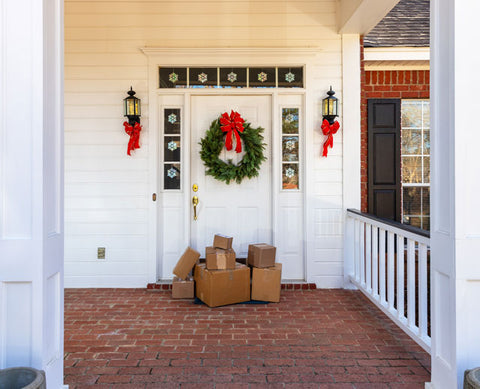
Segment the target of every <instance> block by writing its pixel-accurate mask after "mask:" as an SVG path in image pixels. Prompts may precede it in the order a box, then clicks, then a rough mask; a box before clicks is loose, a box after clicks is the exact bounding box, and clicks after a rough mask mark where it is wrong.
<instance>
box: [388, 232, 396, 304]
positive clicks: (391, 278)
mask: <svg viewBox="0 0 480 389" xmlns="http://www.w3.org/2000/svg"><path fill="white" fill-rule="evenodd" d="M394 242H395V234H394V233H393V232H390V231H389V232H388V241H387V253H388V254H387V258H388V262H387V277H388V282H387V288H388V290H387V300H388V308H389V309H390V310H394V309H395V307H394V305H393V303H394V301H395V258H394V255H395V243H394Z"/></svg>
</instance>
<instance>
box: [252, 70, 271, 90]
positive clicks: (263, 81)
mask: <svg viewBox="0 0 480 389" xmlns="http://www.w3.org/2000/svg"><path fill="white" fill-rule="evenodd" d="M275 73H276V72H275V68H250V69H249V74H248V77H249V81H248V85H249V86H250V87H251V88H274V87H275V86H276V85H277V80H276V74H275Z"/></svg>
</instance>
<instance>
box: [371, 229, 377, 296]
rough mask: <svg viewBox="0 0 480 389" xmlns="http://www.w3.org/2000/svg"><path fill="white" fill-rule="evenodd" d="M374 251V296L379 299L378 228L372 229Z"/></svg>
mask: <svg viewBox="0 0 480 389" xmlns="http://www.w3.org/2000/svg"><path fill="white" fill-rule="evenodd" d="M372 250H373V255H372V278H373V282H372V284H373V296H374V297H375V298H378V227H372Z"/></svg>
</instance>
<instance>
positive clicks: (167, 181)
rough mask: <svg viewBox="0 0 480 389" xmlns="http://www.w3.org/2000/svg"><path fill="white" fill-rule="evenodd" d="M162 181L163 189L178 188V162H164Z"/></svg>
mask: <svg viewBox="0 0 480 389" xmlns="http://www.w3.org/2000/svg"><path fill="white" fill-rule="evenodd" d="M163 182H164V189H180V164H178V163H175V164H172V163H166V164H165V166H164V181H163Z"/></svg>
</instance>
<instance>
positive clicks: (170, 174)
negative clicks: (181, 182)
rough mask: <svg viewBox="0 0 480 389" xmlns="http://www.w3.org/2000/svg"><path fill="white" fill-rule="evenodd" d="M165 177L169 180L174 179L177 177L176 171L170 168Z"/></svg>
mask: <svg viewBox="0 0 480 389" xmlns="http://www.w3.org/2000/svg"><path fill="white" fill-rule="evenodd" d="M167 176H168V177H170V178H175V177H176V176H177V171H176V170H175V169H174V168H173V167H171V168H170V169H168V171H167Z"/></svg>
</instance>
